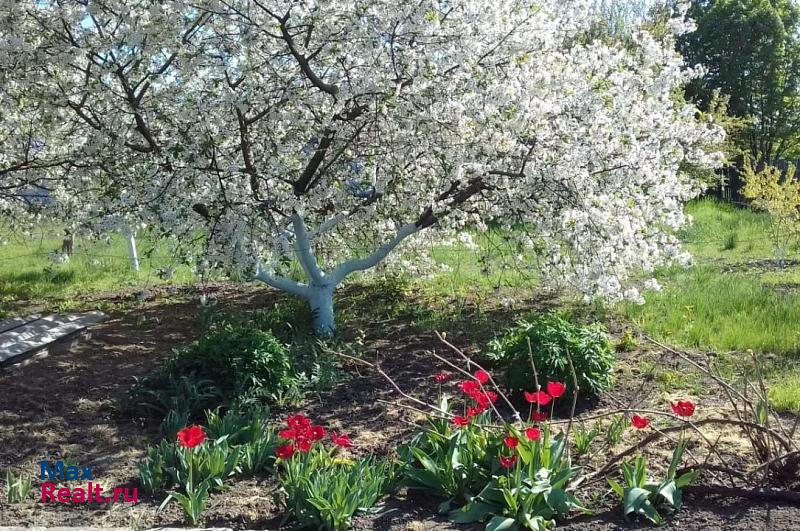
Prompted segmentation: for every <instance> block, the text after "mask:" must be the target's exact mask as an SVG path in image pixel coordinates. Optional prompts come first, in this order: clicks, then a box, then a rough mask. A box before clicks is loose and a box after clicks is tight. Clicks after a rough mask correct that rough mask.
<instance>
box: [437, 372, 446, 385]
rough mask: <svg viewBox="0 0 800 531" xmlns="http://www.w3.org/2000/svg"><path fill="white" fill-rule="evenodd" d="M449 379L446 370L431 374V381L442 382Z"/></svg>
mask: <svg viewBox="0 0 800 531" xmlns="http://www.w3.org/2000/svg"><path fill="white" fill-rule="evenodd" d="M448 380H450V375H449V374H447V373H446V372H440V373H436V374H434V375H433V381H434V382H436V383H438V384H442V383H445V382H447V381H448Z"/></svg>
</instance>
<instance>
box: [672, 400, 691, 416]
mask: <svg viewBox="0 0 800 531" xmlns="http://www.w3.org/2000/svg"><path fill="white" fill-rule="evenodd" d="M671 405H672V411H674V412H675V414H676V415H678V416H679V417H687V418H688V417H691V416H692V415H693V414H694V404H693V403H692V402H690V401H689V400H686V401H680V400H679V401H678V402H677V403H673V404H671Z"/></svg>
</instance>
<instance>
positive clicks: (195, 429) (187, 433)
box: [178, 425, 206, 448]
mask: <svg viewBox="0 0 800 531" xmlns="http://www.w3.org/2000/svg"><path fill="white" fill-rule="evenodd" d="M205 440H206V433H205V432H204V431H203V428H201V427H200V426H196V425H195V426H189V427H188V428H183V429H182V430H181V431H179V432H178V444H180V445H181V446H183V447H184V448H194V447H195V446H199V445H201V444H203V441H205Z"/></svg>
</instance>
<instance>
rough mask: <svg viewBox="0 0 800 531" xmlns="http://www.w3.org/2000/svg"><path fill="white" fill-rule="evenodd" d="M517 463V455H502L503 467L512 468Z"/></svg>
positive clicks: (501, 462) (501, 464)
mask: <svg viewBox="0 0 800 531" xmlns="http://www.w3.org/2000/svg"><path fill="white" fill-rule="evenodd" d="M516 464H517V456H516V455H512V456H511V457H506V456H503V455H501V456H500V466H501V467H503V468H512V467H513V466H514V465H516Z"/></svg>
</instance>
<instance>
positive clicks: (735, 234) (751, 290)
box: [619, 199, 800, 413]
mask: <svg viewBox="0 0 800 531" xmlns="http://www.w3.org/2000/svg"><path fill="white" fill-rule="evenodd" d="M686 210H687V212H688V213H689V214H690V215H691V216H692V217H693V219H694V224H693V225H692V226H691V227H689V228H687V229H686V230H684V231H682V232H681V233H680V237H681V239H682V240H683V241H684V243H685V245H686V248H687V250H689V252H691V253H692V255H693V257H694V259H695V265H694V267H692V268H689V269H680V268H677V267H673V268H668V269H665V270H663V271H661V272H660V273H659V275H658V276H659V281H660V282H661V284H662V285H663V286H664V289H663V291H662V292H660V293H650V294H647V296H646V298H647V304H645V305H644V306H636V305H633V304H623V305H621V306H620V308H619V309H620V310H621V312H622V314H623V315H625V316H626V317H628V318H630V319H632V320H633V321H634V322H635V323H637V324H638V326H639V327H640V328H641V329H642V330H643V331H644V332H645V333H647V334H650V335H652V336H654V337H656V338H657V339H660V340H663V341H665V342H667V343H670V344H674V345H677V346H681V347H688V348H701V349H709V350H715V351H718V352H719V351H722V352H725V351H732V354H731V356H733V357H734V359H735V358H736V357H737V356H740V355H743V354H740V353H741V352H742V351H745V350H753V351H755V352H760V353H769V354H778V355H779V356H778V357H777V358H774V359H773V361H772V362H771V364H770V367H768V370H769V373H768V374H767V379H768V380H769V382H768V383H769V386H770V400H771V401H772V403H773V405H774V406H775V407H776V409H778V410H779V411H791V412H794V413H800V372H797V371H794V372H789V373H786V372H784V370H785V368H786V367H787V366H791V365H792V364H793V363H796V360H797V359H798V356H800V268H799V267H797V266H792V267H787V268H783V269H780V268H777V267H775V263H774V251H773V245H772V241H771V239H770V235H769V216H768V214H766V213H762V212H754V211H752V210H749V209H744V208H740V207H737V206H734V205H730V204H727V203H720V202H717V201H713V200H708V199H706V200H699V201H696V202H693V203H690V204H689V205H687V208H686ZM798 251H799V249H798V247H797V244H795V245H794V246H793V247H791V248H790V254H789V259H795V260H796V259H797V258H798Z"/></svg>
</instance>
